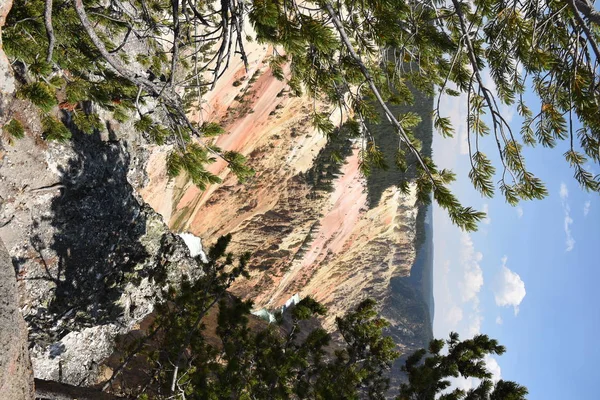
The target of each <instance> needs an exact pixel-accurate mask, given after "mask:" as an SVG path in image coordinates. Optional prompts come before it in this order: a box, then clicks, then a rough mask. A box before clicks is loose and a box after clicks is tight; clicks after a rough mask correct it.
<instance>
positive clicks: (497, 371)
mask: <svg viewBox="0 0 600 400" xmlns="http://www.w3.org/2000/svg"><path fill="white" fill-rule="evenodd" d="M483 361H485V365H486V366H487V369H488V371H490V373H491V374H492V381H494V382H498V381H499V380H500V379H502V369H501V368H500V365H499V364H498V361H496V359H495V358H494V357H492V356H490V355H489V354H487V355H486V356H485V357H483Z"/></svg>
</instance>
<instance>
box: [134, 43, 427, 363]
mask: <svg viewBox="0 0 600 400" xmlns="http://www.w3.org/2000/svg"><path fill="white" fill-rule="evenodd" d="M269 54H270V49H269V48H268V47H266V46H264V47H260V46H257V45H255V46H254V48H252V49H251V50H250V51H249V58H250V68H249V70H248V71H245V70H244V68H243V65H242V64H241V62H240V63H238V64H237V65H233V66H232V68H231V69H230V71H228V72H227V73H226V75H225V76H224V77H223V78H222V80H221V81H219V83H218V85H217V88H216V89H215V90H214V91H213V92H211V93H209V94H208V95H207V96H206V98H205V99H204V103H203V104H202V110H203V111H202V113H200V114H199V117H201V121H202V122H204V121H210V122H218V123H220V124H222V125H223V126H224V127H225V129H226V131H227V133H226V134H224V135H221V136H220V137H219V138H218V139H217V140H216V144H217V145H218V146H220V147H221V148H223V149H224V150H236V151H239V152H241V153H242V154H244V155H246V156H247V157H248V158H249V162H250V165H251V166H252V167H253V168H254V169H255V171H256V176H255V177H254V178H252V179H251V180H250V181H248V182H246V183H243V184H240V183H238V182H237V181H236V179H235V177H234V176H233V175H232V174H230V173H229V172H228V170H227V168H226V166H225V164H224V163H223V162H220V161H218V162H216V163H215V164H212V165H211V166H210V170H211V172H213V173H215V174H217V175H218V176H220V177H221V178H222V180H223V182H222V183H221V184H218V185H213V186H210V187H209V188H208V189H207V190H206V191H204V192H201V191H199V190H198V189H197V188H196V187H194V186H193V185H191V184H190V183H189V182H187V181H186V179H185V177H179V178H177V179H174V180H169V179H168V178H167V177H166V174H165V172H164V163H165V156H166V153H167V151H168V149H165V148H162V149H161V148H157V149H155V150H154V151H153V152H152V154H151V156H150V161H149V164H148V176H149V181H148V184H147V185H146V186H145V187H144V189H143V190H142V191H141V194H142V197H143V198H144V199H145V200H146V201H147V202H148V203H149V204H150V205H151V206H152V207H153V208H154V209H156V210H157V211H158V212H160V213H161V214H162V215H163V217H164V218H165V220H166V221H168V223H169V225H170V227H171V228H172V229H173V230H175V231H181V232H191V233H193V234H195V235H197V236H200V237H202V238H203V239H204V240H206V241H208V242H214V241H215V240H216V238H217V237H218V236H220V235H223V234H227V233H232V234H233V241H232V245H231V250H232V251H234V252H242V251H251V252H252V253H253V260H252V270H251V277H250V278H249V279H247V280H239V281H238V282H237V283H236V284H235V285H234V287H233V289H232V291H233V292H234V293H235V294H236V295H239V296H241V297H243V298H246V299H252V300H253V302H254V306H255V309H256V310H260V309H262V308H266V309H267V310H274V309H276V308H278V307H280V306H282V305H283V304H284V303H285V302H286V301H287V300H288V299H290V298H291V297H292V296H294V295H295V294H298V295H299V296H300V297H304V296H308V295H310V296H313V297H315V298H316V299H317V300H319V301H321V302H323V303H325V304H326V305H327V307H328V309H329V314H328V317H327V318H326V320H325V322H324V325H325V327H326V328H328V329H334V320H335V316H337V315H341V314H343V313H344V312H346V311H347V310H349V309H350V308H352V307H353V306H354V305H356V304H357V303H358V302H360V301H361V300H363V299H364V298H366V297H371V298H374V299H376V300H377V301H378V302H379V303H380V304H381V307H382V312H383V313H384V315H385V316H386V317H388V318H389V319H390V321H391V323H392V328H391V329H390V333H391V334H392V335H393V336H394V337H395V339H396V340H397V342H398V344H399V346H400V349H401V350H403V351H412V350H414V349H416V348H419V347H421V346H423V345H424V344H425V343H426V342H427V341H428V340H429V339H430V338H431V335H432V333H431V317H430V315H429V314H430V313H429V307H428V306H427V304H426V303H425V302H424V300H423V298H424V297H428V296H430V295H431V291H430V290H425V291H424V290H423V286H422V285H421V281H420V280H419V282H413V281H414V279H413V281H411V280H409V279H408V278H409V277H410V274H411V267H412V265H413V263H414V262H415V258H416V240H415V235H416V233H417V232H416V231H417V215H418V214H419V212H421V213H423V215H421V217H420V218H421V219H424V218H425V215H424V213H426V207H421V208H420V207H418V205H417V204H416V196H415V187H414V184H412V183H411V184H410V185H409V188H410V190H409V192H408V193H402V192H401V191H400V190H399V189H398V183H399V182H400V181H401V180H402V179H406V178H409V179H410V177H407V176H403V174H402V173H401V172H400V171H399V170H398V169H397V168H395V167H393V157H394V153H395V149H396V148H397V146H398V139H397V137H396V136H395V135H394V134H393V129H392V128H391V126H390V125H389V124H386V123H382V124H381V125H379V126H372V127H371V129H372V131H373V134H374V135H375V136H376V141H377V143H378V144H379V146H380V147H381V149H382V150H383V151H384V153H385V154H386V158H387V159H388V161H389V162H388V164H389V165H390V168H389V170H388V171H374V173H373V175H372V176H370V177H369V178H365V177H363V176H362V175H361V174H360V172H359V163H360V160H359V149H358V143H355V142H353V141H352V140H350V139H348V138H347V137H346V136H345V135H344V130H343V129H341V130H340V132H339V134H338V135H337V136H336V138H334V139H332V140H330V141H329V142H328V141H327V140H326V138H325V137H324V135H322V134H321V133H319V132H317V131H316V130H315V129H314V128H313V126H312V124H311V122H310V113H311V112H312V110H313V101H312V100H310V99H308V98H306V97H292V96H290V94H289V93H288V91H287V90H286V87H285V85H284V83H283V82H280V81H278V80H277V79H276V78H275V77H273V75H272V74H271V72H270V70H269V67H268V62H267V61H268V55H269ZM431 106H432V105H431V100H430V99H427V98H424V97H422V96H418V95H417V96H416V101H415V106H414V107H411V108H405V109H403V110H401V109H399V108H396V109H395V111H396V112H400V111H407V110H409V109H410V110H413V111H417V112H419V113H420V114H421V115H422V117H423V120H424V123H423V124H421V126H420V127H419V128H418V132H417V136H420V137H423V138H424V140H423V141H424V147H425V149H426V151H427V148H430V145H431V134H432V127H431V122H430V114H429V113H430V110H431ZM331 118H332V121H333V122H334V123H335V124H340V123H341V122H343V121H342V120H341V118H340V115H339V114H338V113H336V112H334V113H333V114H332V117H331ZM427 146H429V147H427ZM333 152H339V153H341V154H342V156H343V158H344V161H343V162H342V163H341V164H339V165H338V164H336V163H334V162H333V161H332V153H333ZM402 278H407V279H402ZM424 292H427V293H424Z"/></svg>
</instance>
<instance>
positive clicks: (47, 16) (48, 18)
mask: <svg viewBox="0 0 600 400" xmlns="http://www.w3.org/2000/svg"><path fill="white" fill-rule="evenodd" d="M44 25H45V26H46V35H47V36H48V54H47V55H46V62H47V63H48V64H50V63H51V62H52V53H53V51H54V44H55V43H56V38H55V37H54V28H53V27H52V0H46V6H45V8H44Z"/></svg>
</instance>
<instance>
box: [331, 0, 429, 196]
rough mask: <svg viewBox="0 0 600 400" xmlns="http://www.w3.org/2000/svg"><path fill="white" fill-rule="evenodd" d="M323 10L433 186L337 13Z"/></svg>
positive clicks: (422, 161) (332, 10)
mask: <svg viewBox="0 0 600 400" xmlns="http://www.w3.org/2000/svg"><path fill="white" fill-rule="evenodd" d="M325 9H326V10H327V13H328V14H329V17H330V18H331V21H332V22H333V25H334V26H335V28H336V30H337V31H338V33H339V35H340V38H341V39H342V42H343V44H344V46H345V47H346V49H347V50H348V52H349V53H350V56H351V57H352V59H353V60H354V61H355V62H356V63H357V64H358V66H359V67H360V70H361V72H362V74H363V76H364V77H365V79H366V80H367V83H368V85H369V88H371V91H372V92H373V94H374V95H375V98H376V99H377V102H378V103H379V105H380V106H381V107H382V108H383V110H384V112H385V115H386V116H387V117H388V119H389V121H390V122H391V123H392V125H394V127H395V128H396V129H397V130H398V133H400V136H401V137H402V140H403V141H404V143H405V144H406V146H407V147H408V148H409V149H410V150H411V152H412V153H413V154H414V156H415V157H416V158H417V160H418V162H419V164H421V167H423V170H424V171H425V172H426V173H427V175H428V176H429V179H430V180H431V182H432V183H433V184H434V185H435V182H434V179H433V175H432V174H431V171H430V169H429V167H428V166H427V164H426V163H425V161H424V160H423V157H422V156H421V153H419V151H418V150H417V149H416V148H415V147H414V146H413V144H412V142H411V140H410V139H409V138H408V135H407V134H406V132H405V131H404V128H403V127H402V125H401V124H400V122H398V120H397V119H396V116H395V115H394V114H393V113H392V112H391V111H390V109H389V108H388V106H387V104H386V103H385V100H383V97H381V93H380V92H379V89H378V88H377V86H376V85H375V80H374V79H373V76H372V75H371V73H370V72H369V70H368V68H367V66H366V65H365V64H364V62H363V61H362V59H361V58H360V56H359V55H358V54H357V53H356V51H355V50H354V47H353V46H352V43H351V42H350V38H349V37H348V34H347V33H346V30H345V29H344V25H342V23H341V21H340V20H339V18H338V15H337V13H336V12H335V11H334V9H333V7H332V6H331V3H329V2H325Z"/></svg>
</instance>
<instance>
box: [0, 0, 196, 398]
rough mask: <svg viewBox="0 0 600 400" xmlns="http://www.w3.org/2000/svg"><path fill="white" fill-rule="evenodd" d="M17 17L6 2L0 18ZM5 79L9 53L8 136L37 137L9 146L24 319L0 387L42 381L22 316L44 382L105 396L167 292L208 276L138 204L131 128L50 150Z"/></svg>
mask: <svg viewBox="0 0 600 400" xmlns="http://www.w3.org/2000/svg"><path fill="white" fill-rule="evenodd" d="M9 8H10V4H9V3H5V2H4V1H0V10H2V11H3V12H8V9H9ZM3 20H4V14H0V22H1V21H3ZM4 76H10V70H9V68H8V64H7V63H6V58H5V56H4V53H3V52H1V51H0V83H1V86H0V90H1V91H2V94H1V95H0V112H1V113H0V126H2V125H3V124H4V123H6V122H7V121H9V120H10V119H11V118H16V119H18V120H19V121H20V122H21V123H22V124H23V125H24V127H25V132H26V135H25V137H24V138H23V139H20V140H15V141H13V143H12V144H11V143H9V142H8V141H7V140H5V139H6V137H4V138H3V139H2V140H1V141H0V239H1V240H3V241H4V243H5V245H6V247H7V249H8V253H9V255H10V258H9V260H10V261H9V264H6V260H3V261H4V263H3V264H2V268H3V270H2V285H3V286H2V290H3V291H4V292H6V293H4V292H2V293H1V297H0V300H1V301H2V302H3V304H7V305H9V306H10V307H12V308H11V309H9V311H7V312H8V314H2V316H3V318H4V316H5V315H6V319H7V320H6V323H5V324H4V320H3V325H2V326H0V328H2V335H1V336H2V338H3V339H2V340H3V344H4V339H5V337H4V329H8V330H7V331H6V335H7V336H6V338H8V337H14V338H15V340H14V341H12V342H10V341H8V340H7V341H6V343H7V346H14V347H7V348H6V351H4V350H5V349H4V348H2V349H0V350H2V351H1V353H2V354H0V357H4V356H6V357H7V359H6V360H4V359H3V360H2V361H3V362H2V367H3V368H4V366H5V365H6V367H7V368H10V370H11V371H12V372H11V373H10V377H8V378H7V375H1V378H2V379H4V380H0V382H5V381H6V382H13V380H14V382H15V385H16V384H19V382H20V381H19V379H20V378H19V376H20V375H23V379H25V377H27V376H30V375H31V374H29V375H27V374H25V370H27V368H29V371H31V369H30V366H29V364H28V363H29V356H28V355H27V347H28V345H27V333H26V331H21V328H24V327H25V325H24V324H23V323H22V317H21V316H20V313H19V311H22V313H23V315H24V317H25V320H26V321H27V325H28V328H29V341H30V348H31V356H32V362H33V368H34V372H35V377H36V378H41V379H46V380H54V381H57V382H63V383H68V384H72V385H93V384H95V383H96V382H97V379H99V376H100V374H101V373H102V369H103V365H102V363H103V361H104V360H105V359H106V358H107V357H108V356H109V355H110V354H111V353H112V351H113V347H114V344H113V341H114V338H115V337H116V336H117V335H119V334H122V333H125V332H128V331H129V330H131V329H132V328H134V327H136V325H137V324H138V323H139V321H141V320H142V319H143V318H144V317H145V316H147V315H148V314H149V313H150V312H152V310H153V306H154V304H155V302H156V301H158V300H159V299H160V296H161V292H162V290H163V289H164V288H165V287H166V286H167V285H169V284H177V283H178V282H179V281H180V279H181V278H182V276H187V277H189V278H190V279H194V278H195V277H197V276H198V275H199V274H200V273H201V269H200V267H199V266H198V263H197V261H196V260H195V259H194V258H192V257H190V255H189V251H188V249H187V246H186V245H185V243H184V242H183V240H182V239H181V238H179V237H178V236H177V235H174V234H172V233H171V232H170V231H169V229H168V228H167V226H166V225H165V224H164V222H163V220H162V218H161V216H160V215H158V214H157V213H156V212H154V210H152V208H150V207H149V206H147V205H146V204H145V203H144V202H143V201H142V200H141V198H140V197H139V196H138V195H137V192H136V190H135V187H141V186H142V185H143V184H144V180H145V179H146V175H145V164H146V161H147V156H146V155H147V150H146V149H145V147H144V141H143V139H142V138H140V137H138V135H137V134H134V133H133V132H134V130H133V129H132V127H131V125H123V126H119V124H117V123H116V122H115V121H108V120H107V121H106V125H107V129H106V130H105V131H104V132H102V133H98V134H95V135H84V134H82V133H78V132H74V133H73V138H72V140H70V141H68V142H66V143H56V142H46V141H44V140H42V138H41V131H42V129H41V126H40V125H41V124H40V120H39V118H40V115H39V114H40V113H39V112H38V110H37V109H36V108H35V107H34V106H33V105H32V104H30V103H29V102H27V101H24V100H19V99H17V98H15V97H14V95H13V93H12V91H13V90H14V82H13V81H12V80H6V79H4ZM53 112H54V113H55V114H57V116H58V117H66V115H64V114H61V113H62V111H59V110H58V109H56V110H53ZM2 255H3V256H5V254H4V253H3V254H2ZM7 265H8V267H7ZM15 272H16V277H17V281H18V287H19V291H18V293H19V296H18V297H17V289H16V287H15V285H14V278H15ZM11 279H12V281H11ZM11 282H12V283H13V285H12V286H10V285H11ZM19 318H20V320H19ZM19 321H21V323H19ZM21 350H23V353H21V352H20V351H21ZM16 360H21V362H22V363H21V364H16ZM4 362H6V363H8V364H4ZM7 379H8V380H7ZM21 386H23V385H21ZM23 387H25V386H23ZM0 393H2V394H3V395H4V393H5V392H4V391H2V390H0ZM2 398H11V399H12V398H14V399H18V398H19V397H18V396H14V397H10V396H9V397H2Z"/></svg>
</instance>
